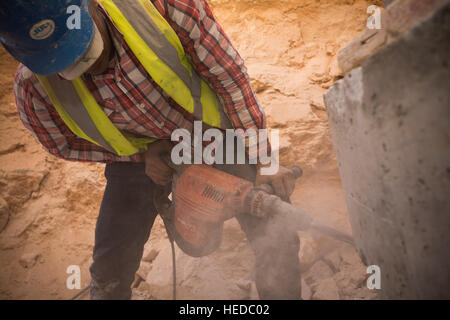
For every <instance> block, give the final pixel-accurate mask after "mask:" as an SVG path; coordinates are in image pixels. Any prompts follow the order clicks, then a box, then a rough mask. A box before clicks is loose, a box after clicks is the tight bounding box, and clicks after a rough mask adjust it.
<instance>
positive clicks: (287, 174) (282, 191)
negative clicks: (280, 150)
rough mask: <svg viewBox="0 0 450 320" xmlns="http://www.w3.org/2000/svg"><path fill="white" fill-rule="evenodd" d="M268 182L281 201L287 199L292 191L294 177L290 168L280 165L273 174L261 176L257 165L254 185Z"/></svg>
mask: <svg viewBox="0 0 450 320" xmlns="http://www.w3.org/2000/svg"><path fill="white" fill-rule="evenodd" d="M262 184H269V185H271V186H272V188H273V190H274V191H275V195H277V196H278V197H280V198H281V199H282V200H283V201H288V200H289V196H290V195H291V194H292V192H294V188H295V177H294V174H293V173H292V172H291V170H289V169H287V168H285V167H282V166H280V167H279V169H278V172H277V173H276V174H274V175H267V176H263V175H261V172H260V166H259V165H258V172H257V174H256V180H255V185H256V186H259V185H262Z"/></svg>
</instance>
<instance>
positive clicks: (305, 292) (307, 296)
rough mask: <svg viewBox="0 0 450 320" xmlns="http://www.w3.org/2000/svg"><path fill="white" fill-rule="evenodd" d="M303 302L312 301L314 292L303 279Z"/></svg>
mask: <svg viewBox="0 0 450 320" xmlns="http://www.w3.org/2000/svg"><path fill="white" fill-rule="evenodd" d="M301 297H302V300H311V297H312V291H311V288H310V287H309V286H308V285H307V284H306V282H305V281H304V280H303V279H302V296H301Z"/></svg>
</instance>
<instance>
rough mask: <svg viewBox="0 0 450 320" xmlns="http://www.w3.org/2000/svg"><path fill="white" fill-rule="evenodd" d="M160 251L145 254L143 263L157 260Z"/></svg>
mask: <svg viewBox="0 0 450 320" xmlns="http://www.w3.org/2000/svg"><path fill="white" fill-rule="evenodd" d="M158 253H159V251H158V250H156V249H153V248H152V249H150V250H149V251H148V252H146V253H145V254H144V257H143V258H142V261H146V262H152V261H153V260H155V258H156V256H157V255H158Z"/></svg>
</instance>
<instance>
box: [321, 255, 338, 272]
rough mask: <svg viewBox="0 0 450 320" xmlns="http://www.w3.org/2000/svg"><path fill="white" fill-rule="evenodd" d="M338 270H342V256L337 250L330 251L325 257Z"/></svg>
mask: <svg viewBox="0 0 450 320" xmlns="http://www.w3.org/2000/svg"><path fill="white" fill-rule="evenodd" d="M323 259H324V260H325V261H326V262H327V263H328V264H329V265H330V266H332V267H333V268H332V269H334V270H335V271H336V272H337V271H339V270H340V268H341V264H342V257H341V255H340V254H339V252H338V251H337V250H335V251H332V252H330V253H329V254H327V255H326V256H325V257H324V258H323Z"/></svg>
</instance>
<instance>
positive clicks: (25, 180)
mask: <svg viewBox="0 0 450 320" xmlns="http://www.w3.org/2000/svg"><path fill="white" fill-rule="evenodd" d="M47 174H48V171H34V170H14V171H10V172H6V173H5V174H4V175H3V177H2V178H1V180H2V181H1V183H0V192H1V193H2V194H3V195H4V198H5V200H6V201H7V202H8V204H9V206H10V208H11V209H14V208H17V207H21V206H22V205H23V204H24V203H25V202H26V201H28V200H29V199H30V198H31V195H32V194H33V192H36V191H38V190H39V188H40V185H41V183H42V181H43V180H44V178H45V177H46V176H47Z"/></svg>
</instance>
